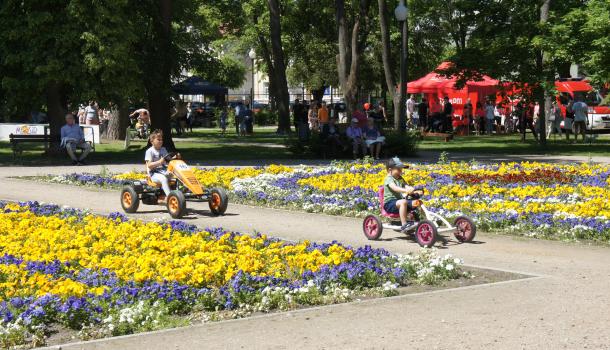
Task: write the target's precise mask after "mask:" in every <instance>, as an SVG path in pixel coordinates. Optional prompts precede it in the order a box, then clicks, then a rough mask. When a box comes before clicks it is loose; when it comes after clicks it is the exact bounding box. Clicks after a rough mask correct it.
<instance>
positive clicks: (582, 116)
mask: <svg viewBox="0 0 610 350" xmlns="http://www.w3.org/2000/svg"><path fill="white" fill-rule="evenodd" d="M572 111H573V112H574V139H575V141H578V134H581V135H582V142H585V135H586V133H587V124H589V118H588V116H589V114H588V111H589V106H587V104H586V103H585V102H583V98H582V97H581V96H576V103H574V105H573V106H572Z"/></svg>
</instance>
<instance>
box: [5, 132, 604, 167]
mask: <svg viewBox="0 0 610 350" xmlns="http://www.w3.org/2000/svg"><path fill="white" fill-rule="evenodd" d="M285 141H286V138H285V137H283V136H279V135H277V134H276V133H275V127H256V128H255V133H254V135H252V136H247V137H238V136H236V135H235V131H234V129H231V130H228V132H227V134H225V135H221V133H220V130H219V129H218V128H215V129H203V128H199V129H195V130H194V131H193V133H189V134H188V135H186V136H185V137H176V138H175V142H176V146H177V147H178V149H179V150H180V152H181V153H182V155H183V156H184V158H185V159H186V160H187V161H189V162H191V163H192V164H196V163H198V162H206V161H210V160H211V161H214V160H223V161H232V160H236V161H239V160H259V159H278V160H282V159H291V158H294V155H292V154H291V153H290V152H289V150H288V149H287V148H285V147H284V145H285ZM145 146H146V142H145V141H140V140H138V141H133V142H132V144H131V145H130V147H129V148H128V149H127V150H125V149H123V141H107V140H104V143H103V144H101V145H97V146H96V151H95V152H94V153H93V154H92V155H91V156H90V161H91V163H94V164H125V163H139V162H142V161H143V158H144V148H145ZM419 149H420V150H422V151H432V152H442V151H445V152H449V153H450V154H451V153H454V154H455V153H460V154H465V153H466V154H472V156H473V157H475V156H477V155H493V154H498V155H509V154H540V155H544V154H553V155H562V154H564V155H583V156H588V155H591V156H610V135H600V136H599V137H598V139H597V140H595V141H594V142H593V143H592V144H589V143H586V144H582V143H577V144H574V143H568V142H566V141H565V138H562V139H559V138H558V139H557V140H554V139H553V137H551V139H550V140H549V141H548V144H547V145H546V146H545V147H542V146H540V145H538V144H537V143H536V142H535V141H534V140H533V138H532V136H531V134H528V140H527V142H525V143H522V142H521V139H520V136H519V135H517V134H514V135H499V136H469V137H456V138H455V139H454V140H452V141H450V142H444V141H443V140H441V139H437V138H430V139H425V140H423V141H422V142H421V143H420V145H419ZM69 163H70V162H69V160H68V158H67V156H61V157H55V158H53V157H47V156H45V155H43V147H42V145H25V147H24V152H23V155H22V157H21V158H20V159H19V160H18V161H17V162H14V161H13V153H12V150H11V147H10V144H9V143H8V142H0V164H2V165H11V164H23V165H32V166H35V165H54V164H57V165H64V164H69Z"/></svg>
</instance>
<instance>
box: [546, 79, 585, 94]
mask: <svg viewBox="0 0 610 350" xmlns="http://www.w3.org/2000/svg"><path fill="white" fill-rule="evenodd" d="M555 87H556V88H557V91H559V92H569V93H572V92H574V91H591V90H593V87H591V85H589V83H588V82H586V81H583V80H568V81H556V82H555Z"/></svg>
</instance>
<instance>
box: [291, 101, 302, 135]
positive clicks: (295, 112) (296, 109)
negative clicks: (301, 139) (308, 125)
mask: <svg viewBox="0 0 610 350" xmlns="http://www.w3.org/2000/svg"><path fill="white" fill-rule="evenodd" d="M302 107H303V106H302V105H301V101H299V99H298V98H296V99H295V100H294V103H293V104H292V108H291V112H292V124H294V130H295V131H296V133H297V134H298V133H299V115H300V113H301V108H302Z"/></svg>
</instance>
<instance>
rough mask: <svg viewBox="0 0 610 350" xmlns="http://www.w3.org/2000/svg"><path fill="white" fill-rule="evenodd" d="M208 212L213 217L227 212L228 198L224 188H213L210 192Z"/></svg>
mask: <svg viewBox="0 0 610 350" xmlns="http://www.w3.org/2000/svg"><path fill="white" fill-rule="evenodd" d="M208 204H209V206H210V211H211V212H212V214H214V215H223V214H224V213H225V211H227V206H228V205H229V196H228V195H227V191H225V189H224V188H221V187H218V188H213V189H212V190H211V191H210V199H209V201H208Z"/></svg>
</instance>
